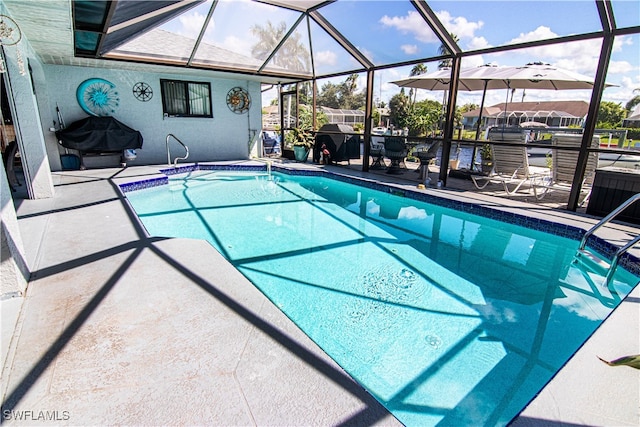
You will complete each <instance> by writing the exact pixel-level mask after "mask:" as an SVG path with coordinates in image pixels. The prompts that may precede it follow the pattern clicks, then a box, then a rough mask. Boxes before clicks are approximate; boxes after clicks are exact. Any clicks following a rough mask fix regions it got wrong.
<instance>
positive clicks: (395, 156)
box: [384, 136, 407, 175]
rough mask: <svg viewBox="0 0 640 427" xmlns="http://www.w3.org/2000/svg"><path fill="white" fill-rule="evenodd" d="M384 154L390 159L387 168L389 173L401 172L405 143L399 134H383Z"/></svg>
mask: <svg viewBox="0 0 640 427" xmlns="http://www.w3.org/2000/svg"><path fill="white" fill-rule="evenodd" d="M384 156H385V157H386V158H387V159H389V160H390V161H391V164H390V165H389V167H388V168H387V173H389V174H396V175H397V174H401V173H402V168H401V166H402V165H404V158H405V157H407V143H406V142H405V139H404V138H403V137H400V136H385V138H384Z"/></svg>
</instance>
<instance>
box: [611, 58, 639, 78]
mask: <svg viewBox="0 0 640 427" xmlns="http://www.w3.org/2000/svg"><path fill="white" fill-rule="evenodd" d="M634 70H636V71H637V70H638V68H637V67H634V66H633V65H631V64H630V63H629V62H627V61H610V62H609V70H608V71H607V74H608V75H611V74H630V73H631V72H632V71H634Z"/></svg>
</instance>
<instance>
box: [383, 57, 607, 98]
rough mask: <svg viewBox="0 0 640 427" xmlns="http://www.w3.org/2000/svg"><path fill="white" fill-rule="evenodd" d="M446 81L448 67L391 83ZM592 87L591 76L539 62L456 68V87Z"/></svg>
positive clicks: (444, 86) (437, 86)
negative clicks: (457, 84)
mask: <svg viewBox="0 0 640 427" xmlns="http://www.w3.org/2000/svg"><path fill="white" fill-rule="evenodd" d="M450 81H451V70H450V69H448V68H445V69H442V70H438V71H435V72H433V73H429V74H422V75H418V76H413V77H409V78H406V79H402V80H396V81H393V82H391V83H393V84H395V85H397V86H400V87H412V88H417V89H427V90H449V83H450ZM485 83H486V86H485ZM605 86H606V87H609V86H614V85H612V84H608V83H607V84H606V85H605ZM592 88H593V79H592V78H591V77H588V76H585V75H582V74H578V73H575V72H573V71H569V70H563V69H561V68H558V67H555V66H553V65H549V64H543V63H540V62H535V63H531V64H527V65H524V66H519V67H516V66H505V67H497V66H493V65H482V66H480V67H476V68H464V69H462V70H460V78H459V87H458V89H459V90H465V91H476V90H488V89H543V90H565V89H567V90H570V89H592Z"/></svg>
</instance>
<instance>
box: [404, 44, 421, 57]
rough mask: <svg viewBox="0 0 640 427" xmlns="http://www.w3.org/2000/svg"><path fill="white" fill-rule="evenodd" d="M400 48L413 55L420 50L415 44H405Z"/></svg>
mask: <svg viewBox="0 0 640 427" xmlns="http://www.w3.org/2000/svg"><path fill="white" fill-rule="evenodd" d="M400 49H402V51H403V52H404V53H406V54H407V55H413V54H415V53H417V52H418V46H416V45H415V44H403V45H402V46H400Z"/></svg>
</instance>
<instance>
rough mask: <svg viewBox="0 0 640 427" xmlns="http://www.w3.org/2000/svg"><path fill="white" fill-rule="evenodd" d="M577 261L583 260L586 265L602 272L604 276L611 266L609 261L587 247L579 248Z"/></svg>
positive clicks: (597, 271)
mask: <svg viewBox="0 0 640 427" xmlns="http://www.w3.org/2000/svg"><path fill="white" fill-rule="evenodd" d="M575 262H581V263H582V264H583V265H584V266H585V267H587V268H590V269H591V270H592V271H594V272H595V273H600V274H602V275H603V276H604V275H606V274H607V271H609V268H610V267H611V264H609V262H607V261H605V260H604V259H602V258H600V257H599V256H598V255H596V254H595V253H593V252H591V251H588V250H586V249H579V250H578V251H577V252H576V255H575V258H574V263H575Z"/></svg>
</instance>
